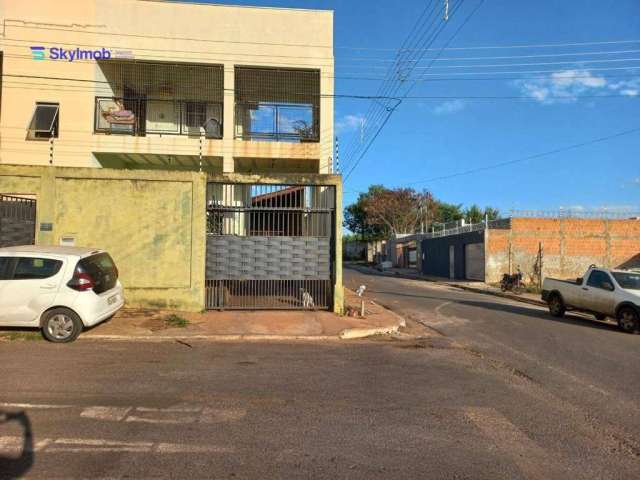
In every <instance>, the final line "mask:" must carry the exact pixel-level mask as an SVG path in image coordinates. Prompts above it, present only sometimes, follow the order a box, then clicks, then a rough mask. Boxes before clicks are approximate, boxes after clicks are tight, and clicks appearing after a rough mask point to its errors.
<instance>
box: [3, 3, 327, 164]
mask: <svg viewBox="0 0 640 480" xmlns="http://www.w3.org/2000/svg"><path fill="white" fill-rule="evenodd" d="M0 17H2V18H3V20H4V25H3V29H2V32H0V41H1V42H2V51H3V54H4V55H3V56H4V63H3V72H4V74H5V76H4V78H3V86H2V109H1V112H0V163H11V164H26V165H46V164H48V162H49V144H48V142H47V141H26V140H25V135H26V129H27V125H28V123H29V121H30V119H31V115H32V113H33V109H34V105H35V102H37V101H43V102H58V103H60V128H59V131H60V134H59V138H57V139H56V140H55V142H54V143H55V148H54V163H55V164H56V165H59V166H74V167H99V166H100V164H99V163H98V162H97V161H96V160H95V158H94V157H93V155H92V154H91V152H125V153H148V154H163V155H167V154H173V155H198V153H199V141H198V139H194V138H188V137H187V136H177V135H153V134H149V135H147V136H146V137H132V136H126V135H101V134H94V133H93V125H94V101H95V97H96V96H102V95H108V91H107V90H105V84H99V83H95V82H94V81H95V80H101V79H102V76H101V74H100V70H99V68H97V66H96V63H95V61H93V60H87V61H74V62H65V61H53V60H44V61H35V60H33V59H32V58H31V51H30V48H29V47H30V46H32V45H43V46H47V47H52V46H59V47H64V48H69V49H72V48H75V47H80V48H85V49H88V48H102V47H104V48H108V49H110V50H112V51H117V50H126V51H130V52H131V53H132V54H133V55H134V57H135V59H137V60H148V61H158V62H184V63H205V64H216V65H223V66H224V70H225V73H224V77H225V85H224V88H225V96H224V99H225V101H224V121H223V123H224V138H223V139H222V140H205V141H204V146H203V155H205V156H210V157H222V158H223V159H224V162H223V164H224V167H225V171H232V170H233V168H234V158H235V157H244V158H265V159H268V158H287V159H298V160H299V161H302V162H304V161H307V160H313V161H314V165H319V167H318V168H319V170H318V171H319V173H327V172H329V170H330V165H331V161H330V159H331V158H332V157H333V145H334V140H333V139H334V133H333V121H334V118H333V98H332V97H331V96H330V95H332V94H333V93H334V80H333V75H334V60H333V12H331V11H318V10H300V9H278V8H257V7H236V6H224V5H211V4H191V3H179V2H160V1H157V2H156V1H143V0H82V1H78V0H56V1H51V0H28V1H16V0H0ZM236 65H248V66H268V67H284V68H311V69H319V70H320V72H321V73H320V74H321V94H322V95H323V97H322V99H321V105H320V110H321V114H320V128H319V130H320V142H319V143H300V144H295V143H279V142H255V141H242V140H237V139H235V138H234V127H233V126H234V121H233V116H234V108H233V107H234V92H233V88H234V82H233V78H234V77H233V70H234V67H235V66H236ZM15 75H27V76H40V77H48V78H40V79H34V78H21V77H16V76H15ZM56 77H57V78H62V79H65V78H74V79H77V80H78V81H77V82H71V81H68V80H56V79H55V78H56Z"/></svg>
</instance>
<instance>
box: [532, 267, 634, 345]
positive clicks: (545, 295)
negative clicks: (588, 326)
mask: <svg viewBox="0 0 640 480" xmlns="http://www.w3.org/2000/svg"><path fill="white" fill-rule="evenodd" d="M542 299H543V300H544V301H545V302H547V304H548V305H549V312H551V315H553V316H555V317H562V316H564V314H565V312H566V311H567V310H577V311H582V312H587V313H592V314H594V315H595V317H596V319H598V320H604V319H605V318H607V317H612V318H615V319H616V320H617V321H618V325H619V326H620V328H621V329H622V330H624V331H625V332H628V333H634V332H637V331H640V272H637V271H633V270H609V269H606V268H598V267H596V266H595V265H592V266H590V267H589V269H588V270H587V273H585V274H584V277H581V278H578V279H576V281H571V280H556V279H554V278H545V280H544V282H543V284H542Z"/></svg>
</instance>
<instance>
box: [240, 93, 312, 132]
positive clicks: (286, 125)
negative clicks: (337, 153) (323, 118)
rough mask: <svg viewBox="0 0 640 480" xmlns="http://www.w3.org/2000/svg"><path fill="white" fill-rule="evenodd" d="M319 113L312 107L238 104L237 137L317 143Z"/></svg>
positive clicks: (260, 103)
mask: <svg viewBox="0 0 640 480" xmlns="http://www.w3.org/2000/svg"><path fill="white" fill-rule="evenodd" d="M317 119H318V111H317V109H316V108H314V107H313V105H299V104H298V105H296V104H277V103H262V102H259V103H237V104H236V122H235V123H236V130H235V136H236V138H241V139H243V140H267V141H276V142H318V141H319V140H320V135H319V129H318V120H317Z"/></svg>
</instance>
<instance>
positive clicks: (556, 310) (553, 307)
mask: <svg viewBox="0 0 640 480" xmlns="http://www.w3.org/2000/svg"><path fill="white" fill-rule="evenodd" d="M566 311H567V307H565V306H564V302H563V301H562V298H561V297H560V295H557V294H554V295H551V297H550V298H549V313H551V315H553V316H554V317H558V318H562V317H564V314H565V312H566Z"/></svg>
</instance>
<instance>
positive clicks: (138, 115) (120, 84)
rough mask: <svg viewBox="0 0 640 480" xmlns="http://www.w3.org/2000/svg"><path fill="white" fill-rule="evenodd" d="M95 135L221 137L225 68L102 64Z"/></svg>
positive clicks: (95, 115)
mask: <svg viewBox="0 0 640 480" xmlns="http://www.w3.org/2000/svg"><path fill="white" fill-rule="evenodd" d="M98 68H99V73H100V76H101V77H102V78H101V79H100V80H101V84H102V85H101V86H100V87H99V88H100V93H101V95H99V96H96V98H95V114H94V132H95V133H106V134H120V135H133V136H145V135H147V134H159V135H188V136H194V137H198V136H200V135H201V132H202V133H203V134H204V136H205V138H211V139H219V138H222V127H223V100H224V88H223V81H224V78H223V77H224V71H223V67H222V66H221V65H199V64H176V63H158V62H147V61H122V60H105V61H99V62H98Z"/></svg>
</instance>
